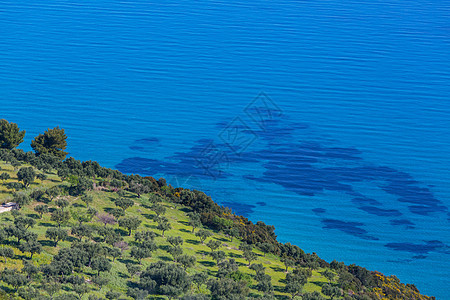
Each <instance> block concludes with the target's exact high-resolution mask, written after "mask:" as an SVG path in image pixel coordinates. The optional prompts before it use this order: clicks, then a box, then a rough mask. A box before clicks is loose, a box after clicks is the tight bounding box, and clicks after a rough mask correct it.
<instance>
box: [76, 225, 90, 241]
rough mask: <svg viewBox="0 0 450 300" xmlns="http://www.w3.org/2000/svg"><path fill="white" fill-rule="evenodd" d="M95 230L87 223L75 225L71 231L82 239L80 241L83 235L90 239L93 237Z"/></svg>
mask: <svg viewBox="0 0 450 300" xmlns="http://www.w3.org/2000/svg"><path fill="white" fill-rule="evenodd" d="M93 232H94V229H93V228H92V227H90V226H88V225H85V224H82V225H78V226H74V227H72V228H71V233H72V234H73V235H75V236H77V237H78V238H79V239H80V242H81V239H82V238H83V237H85V238H87V239H90V238H91V237H92V233H93Z"/></svg>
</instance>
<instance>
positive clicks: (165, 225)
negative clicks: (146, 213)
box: [156, 217, 172, 237]
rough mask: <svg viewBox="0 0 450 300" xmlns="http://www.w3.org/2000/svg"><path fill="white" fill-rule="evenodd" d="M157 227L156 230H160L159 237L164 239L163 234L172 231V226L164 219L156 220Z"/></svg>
mask: <svg viewBox="0 0 450 300" xmlns="http://www.w3.org/2000/svg"><path fill="white" fill-rule="evenodd" d="M157 222H158V226H156V229H158V230H161V235H162V237H164V232H166V231H167V230H170V229H172V225H171V224H170V222H169V220H168V219H167V218H166V217H159V218H158V219H157Z"/></svg>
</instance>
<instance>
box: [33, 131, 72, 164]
mask: <svg viewBox="0 0 450 300" xmlns="http://www.w3.org/2000/svg"><path fill="white" fill-rule="evenodd" d="M66 139H67V136H66V134H65V133H64V129H61V128H59V126H58V127H55V128H53V129H50V128H49V129H47V131H45V132H44V134H39V135H38V136H37V137H35V138H34V140H33V141H32V142H31V148H33V150H34V151H35V152H36V154H38V155H41V154H51V155H53V156H56V157H58V158H59V159H61V160H63V159H64V158H65V157H66V155H67V154H68V153H67V152H64V150H65V149H66V147H67V141H66Z"/></svg>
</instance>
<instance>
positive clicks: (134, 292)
mask: <svg viewBox="0 0 450 300" xmlns="http://www.w3.org/2000/svg"><path fill="white" fill-rule="evenodd" d="M127 296H128V297H131V298H132V299H135V300H144V299H147V296H148V292H147V291H146V290H141V289H140V288H129V289H128V290H127Z"/></svg>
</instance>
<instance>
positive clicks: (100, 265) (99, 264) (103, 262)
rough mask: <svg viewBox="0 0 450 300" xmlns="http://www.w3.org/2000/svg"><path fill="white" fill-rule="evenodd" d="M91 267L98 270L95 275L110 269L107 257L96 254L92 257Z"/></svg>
mask: <svg viewBox="0 0 450 300" xmlns="http://www.w3.org/2000/svg"><path fill="white" fill-rule="evenodd" d="M91 268H92V270H96V271H97V272H98V273H97V276H100V272H108V271H109V270H111V263H110V262H109V260H108V259H107V258H104V257H103V256H98V257H95V258H93V259H92V263H91Z"/></svg>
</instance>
